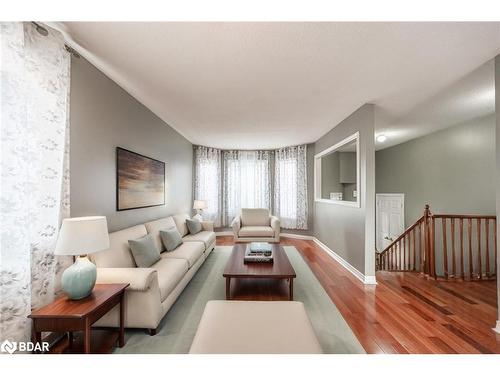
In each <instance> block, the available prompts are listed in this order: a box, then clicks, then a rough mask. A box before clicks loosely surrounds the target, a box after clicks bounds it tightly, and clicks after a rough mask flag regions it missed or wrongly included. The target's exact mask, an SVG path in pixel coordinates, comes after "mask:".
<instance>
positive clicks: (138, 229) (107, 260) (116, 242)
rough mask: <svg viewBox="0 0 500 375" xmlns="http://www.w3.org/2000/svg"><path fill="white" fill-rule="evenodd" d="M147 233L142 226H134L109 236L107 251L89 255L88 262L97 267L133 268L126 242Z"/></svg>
mask: <svg viewBox="0 0 500 375" xmlns="http://www.w3.org/2000/svg"><path fill="white" fill-rule="evenodd" d="M146 234H148V232H147V231H146V227H145V226H144V225H142V224H141V225H136V226H133V227H130V228H127V229H123V230H119V231H117V232H113V233H110V234H109V249H107V250H103V251H99V252H97V253H93V254H90V260H91V261H92V262H94V264H95V265H96V266H97V267H113V268H127V267H135V261H134V257H133V256H132V253H131V251H130V246H129V244H128V240H136V239H138V238H141V237H144V236H145V235H146Z"/></svg>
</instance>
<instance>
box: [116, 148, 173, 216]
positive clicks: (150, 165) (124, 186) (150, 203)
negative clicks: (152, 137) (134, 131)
mask: <svg viewBox="0 0 500 375" xmlns="http://www.w3.org/2000/svg"><path fill="white" fill-rule="evenodd" d="M162 205H165V162H163V161H161V160H158V159H154V158H151V157H149V156H145V155H142V154H139V153H137V152H134V151H131V150H127V149H125V148H122V147H117V148H116V210H117V211H127V210H134V209H139V208H147V207H155V206H162Z"/></svg>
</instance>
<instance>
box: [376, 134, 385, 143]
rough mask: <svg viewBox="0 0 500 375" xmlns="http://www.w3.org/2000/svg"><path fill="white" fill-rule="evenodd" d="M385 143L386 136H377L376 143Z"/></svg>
mask: <svg viewBox="0 0 500 375" xmlns="http://www.w3.org/2000/svg"><path fill="white" fill-rule="evenodd" d="M385 141H387V136H386V135H384V134H380V135H379V136H377V142H379V143H384V142H385Z"/></svg>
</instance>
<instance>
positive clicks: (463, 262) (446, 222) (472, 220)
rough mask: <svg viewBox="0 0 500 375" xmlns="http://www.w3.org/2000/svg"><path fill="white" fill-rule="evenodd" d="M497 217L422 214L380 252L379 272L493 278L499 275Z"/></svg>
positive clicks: (427, 209)
mask: <svg viewBox="0 0 500 375" xmlns="http://www.w3.org/2000/svg"><path fill="white" fill-rule="evenodd" d="M496 265H497V236H496V216H488V215H451V214H432V213H431V211H430V208H429V205H425V208H424V213H423V215H422V216H421V217H420V218H419V219H418V220H417V221H416V222H415V223H414V224H413V225H411V226H410V227H408V228H407V229H406V230H405V231H404V232H403V233H402V234H401V235H400V236H399V237H398V238H396V240H395V241H393V242H392V243H391V244H390V245H389V246H387V248H385V249H384V250H383V251H381V252H377V270H378V271H399V272H401V271H407V272H420V273H422V274H424V275H426V276H429V277H433V278H435V279H437V278H442V279H462V280H469V281H472V280H492V279H495V278H496V274H497V267H496Z"/></svg>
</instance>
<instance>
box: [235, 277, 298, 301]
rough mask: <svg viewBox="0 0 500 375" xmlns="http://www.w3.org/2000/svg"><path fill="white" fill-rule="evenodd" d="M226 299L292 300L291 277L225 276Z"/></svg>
mask: <svg viewBox="0 0 500 375" xmlns="http://www.w3.org/2000/svg"><path fill="white" fill-rule="evenodd" d="M226 300H241V301H293V278H280V279H273V278H246V277H226Z"/></svg>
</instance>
